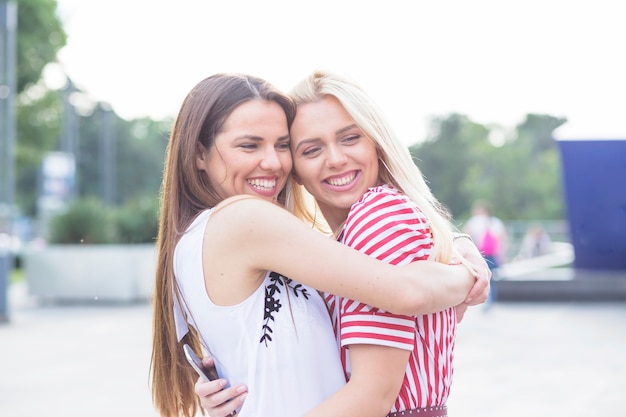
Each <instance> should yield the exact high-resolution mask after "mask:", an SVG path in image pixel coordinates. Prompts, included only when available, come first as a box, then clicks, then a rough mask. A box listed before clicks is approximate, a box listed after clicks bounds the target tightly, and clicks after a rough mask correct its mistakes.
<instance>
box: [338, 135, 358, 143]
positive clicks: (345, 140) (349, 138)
mask: <svg viewBox="0 0 626 417" xmlns="http://www.w3.org/2000/svg"><path fill="white" fill-rule="evenodd" d="M360 138H361V135H350V136H346V137H345V138H343V139H342V140H341V141H342V142H343V143H353V142H356V141H357V140H359V139H360Z"/></svg>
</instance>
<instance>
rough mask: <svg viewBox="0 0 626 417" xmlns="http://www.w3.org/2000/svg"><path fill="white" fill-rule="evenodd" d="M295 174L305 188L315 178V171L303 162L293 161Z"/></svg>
mask: <svg viewBox="0 0 626 417" xmlns="http://www.w3.org/2000/svg"><path fill="white" fill-rule="evenodd" d="M293 172H294V174H295V176H296V177H297V179H298V182H299V183H300V184H302V185H304V186H306V185H307V184H309V183H310V182H311V177H313V176H314V175H313V172H314V170H313V169H311V167H310V166H309V164H307V163H306V162H303V160H298V159H296V160H294V161H293Z"/></svg>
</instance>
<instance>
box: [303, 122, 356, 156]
mask: <svg viewBox="0 0 626 417" xmlns="http://www.w3.org/2000/svg"><path fill="white" fill-rule="evenodd" d="M354 128H358V126H357V125H356V124H355V123H353V124H351V125H348V126H346V127H342V128H341V129H337V130H335V135H340V134H342V133H344V132H346V131H348V130H350V129H354ZM321 140H322V138H310V139H304V140H303V141H301V142H300V143H298V145H297V146H296V149H295V150H296V151H297V150H298V149H299V148H300V146H302V145H306V144H308V143H314V142H320V141H321Z"/></svg>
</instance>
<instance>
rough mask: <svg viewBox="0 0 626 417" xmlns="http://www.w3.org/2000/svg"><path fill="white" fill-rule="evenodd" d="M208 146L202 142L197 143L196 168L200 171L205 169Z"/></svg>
mask: <svg viewBox="0 0 626 417" xmlns="http://www.w3.org/2000/svg"><path fill="white" fill-rule="evenodd" d="M205 161H206V148H205V147H204V146H202V144H200V143H198V144H197V145H196V168H198V169H199V170H200V171H204V170H205Z"/></svg>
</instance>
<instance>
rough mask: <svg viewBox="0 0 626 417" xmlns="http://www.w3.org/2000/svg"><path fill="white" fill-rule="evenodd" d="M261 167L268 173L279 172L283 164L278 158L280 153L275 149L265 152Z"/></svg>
mask: <svg viewBox="0 0 626 417" xmlns="http://www.w3.org/2000/svg"><path fill="white" fill-rule="evenodd" d="M260 166H261V168H262V169H264V170H267V171H278V170H280V169H281V167H282V163H281V161H280V158H279V157H278V152H276V149H274V147H272V148H271V149H267V150H266V151H265V153H264V154H263V158H262V159H261V163H260Z"/></svg>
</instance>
